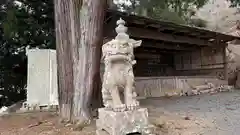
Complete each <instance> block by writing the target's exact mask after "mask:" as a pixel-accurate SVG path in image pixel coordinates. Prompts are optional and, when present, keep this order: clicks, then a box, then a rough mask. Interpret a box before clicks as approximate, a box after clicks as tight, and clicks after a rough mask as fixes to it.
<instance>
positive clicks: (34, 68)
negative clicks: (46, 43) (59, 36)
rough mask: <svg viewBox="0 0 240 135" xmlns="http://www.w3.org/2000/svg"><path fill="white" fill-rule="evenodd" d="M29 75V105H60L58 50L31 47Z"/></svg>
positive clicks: (28, 51)
mask: <svg viewBox="0 0 240 135" xmlns="http://www.w3.org/2000/svg"><path fill="white" fill-rule="evenodd" d="M26 54H27V56H28V76H27V101H26V104H27V106H28V107H30V108H31V107H36V106H38V107H49V106H57V105H58V86H57V60H56V51H55V50H50V49H29V50H26Z"/></svg>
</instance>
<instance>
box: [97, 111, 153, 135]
mask: <svg viewBox="0 0 240 135" xmlns="http://www.w3.org/2000/svg"><path fill="white" fill-rule="evenodd" d="M98 113H99V119H97V121H96V126H97V131H96V132H97V135H103V133H104V134H106V133H107V134H109V135H128V134H134V133H136V134H141V135H153V134H152V132H153V130H154V127H153V126H150V125H149V122H148V110H147V108H139V109H137V110H134V111H124V112H114V111H111V110H106V109H104V108H100V109H98Z"/></svg>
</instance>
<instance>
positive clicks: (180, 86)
mask: <svg viewBox="0 0 240 135" xmlns="http://www.w3.org/2000/svg"><path fill="white" fill-rule="evenodd" d="M206 82H208V83H212V84H214V86H215V87H220V86H222V85H227V81H224V80H219V79H217V78H216V77H212V76H168V77H136V90H137V94H138V96H139V97H145V98H146V97H162V96H165V95H172V94H182V93H186V92H188V91H189V90H191V88H190V87H195V86H200V85H205V84H206Z"/></svg>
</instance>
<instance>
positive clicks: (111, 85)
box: [96, 19, 153, 135]
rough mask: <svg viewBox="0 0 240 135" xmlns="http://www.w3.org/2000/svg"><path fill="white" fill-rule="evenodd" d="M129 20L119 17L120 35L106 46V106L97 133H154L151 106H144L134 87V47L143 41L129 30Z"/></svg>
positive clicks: (118, 28) (110, 134)
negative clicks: (149, 112)
mask: <svg viewBox="0 0 240 135" xmlns="http://www.w3.org/2000/svg"><path fill="white" fill-rule="evenodd" d="M124 24H125V21H124V20H122V19H120V20H118V21H117V25H118V26H117V28H116V32H117V36H116V38H115V39H113V40H111V41H109V42H107V43H106V44H104V45H103V47H102V55H103V56H102V60H103V61H104V65H105V69H104V75H103V85H102V97H103V103H104V106H105V107H104V108H100V109H99V110H98V113H99V119H98V120H97V122H96V125H97V134H98V135H102V134H103V133H104V132H105V133H107V134H109V135H128V134H134V133H139V134H142V135H150V134H151V135H152V131H153V127H152V126H151V125H149V122H148V110H147V108H140V106H139V102H138V101H137V99H136V96H137V95H136V92H135V89H134V83H135V82H134V74H133V65H134V64H136V60H134V48H136V47H139V46H140V45H141V43H142V41H135V40H133V39H130V38H129V35H128V34H126V32H127V27H125V26H124Z"/></svg>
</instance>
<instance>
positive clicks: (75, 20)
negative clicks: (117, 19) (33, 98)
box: [55, 0, 107, 123]
mask: <svg viewBox="0 0 240 135" xmlns="http://www.w3.org/2000/svg"><path fill="white" fill-rule="evenodd" d="M106 4H107V2H106V0H55V20H56V37H57V59H58V60H57V61H58V80H59V102H60V114H61V116H62V117H63V118H67V119H68V120H71V121H74V122H75V121H77V122H78V123H85V122H89V121H90V120H91V108H93V107H94V108H96V107H99V104H100V103H101V100H100V99H101V98H100V97H101V93H100V92H101V91H100V84H101V83H100V56H101V45H102V36H103V21H104V13H105V12H104V9H105V6H106ZM92 99H94V100H92Z"/></svg>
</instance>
